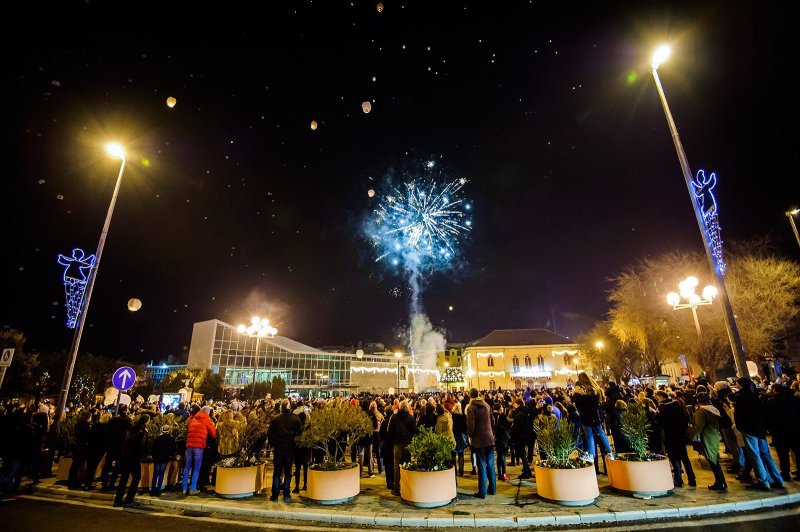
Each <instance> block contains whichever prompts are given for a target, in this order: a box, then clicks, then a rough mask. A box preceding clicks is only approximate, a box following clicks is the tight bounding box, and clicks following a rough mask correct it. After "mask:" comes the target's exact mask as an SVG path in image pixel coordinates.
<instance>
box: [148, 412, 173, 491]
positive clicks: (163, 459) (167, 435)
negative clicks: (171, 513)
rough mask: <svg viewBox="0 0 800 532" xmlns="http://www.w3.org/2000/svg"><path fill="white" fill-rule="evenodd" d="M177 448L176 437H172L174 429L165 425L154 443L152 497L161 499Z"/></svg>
mask: <svg viewBox="0 0 800 532" xmlns="http://www.w3.org/2000/svg"><path fill="white" fill-rule="evenodd" d="M176 452H177V448H176V446H175V437H174V436H173V435H172V427H170V426H169V425H163V426H162V427H161V434H159V435H158V436H157V437H156V439H155V440H154V441H153V452H152V453H151V454H152V456H153V482H152V484H151V485H150V495H153V496H154V497H160V496H161V491H162V487H161V486H162V484H164V473H165V472H166V471H167V464H168V463H169V461H170V460H172V459H174V458H175V453H176Z"/></svg>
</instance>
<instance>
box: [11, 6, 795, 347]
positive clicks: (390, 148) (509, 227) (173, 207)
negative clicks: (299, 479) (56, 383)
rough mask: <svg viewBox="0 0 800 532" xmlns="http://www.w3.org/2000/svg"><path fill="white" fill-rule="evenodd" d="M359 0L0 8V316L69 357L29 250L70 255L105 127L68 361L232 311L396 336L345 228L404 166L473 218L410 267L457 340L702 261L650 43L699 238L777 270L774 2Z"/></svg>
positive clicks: (785, 11)
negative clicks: (656, 52)
mask: <svg viewBox="0 0 800 532" xmlns="http://www.w3.org/2000/svg"><path fill="white" fill-rule="evenodd" d="M53 4H56V3H53ZM376 4H377V2H363V1H354V2H349V1H339V0H337V1H324V2H323V1H321V0H317V1H315V2H311V1H308V0H306V1H302V2H300V1H291V2H288V1H270V2H258V3H244V2H241V3H237V2H217V3H213V4H207V5H206V4H203V3H191V4H189V3H186V4H175V5H172V7H170V6H168V5H167V3H163V2H162V3H154V4H148V3H147V2H96V1H95V2H72V1H65V2H60V3H58V6H57V7H50V8H46V7H45V6H44V5H43V4H39V3H36V5H34V6H33V8H31V7H28V9H33V11H32V12H31V13H27V14H22V15H19V16H15V17H8V18H6V24H5V25H4V26H5V27H4V34H3V36H2V37H0V39H2V49H3V52H4V53H3V56H4V61H3V63H4V65H3V71H2V72H3V73H2V88H3V90H2V116H3V122H2V134H3V142H2V152H3V161H4V163H5V168H4V169H3V172H2V180H1V181H0V183H2V185H0V187H1V188H0V197H2V206H3V207H2V214H0V217H1V218H0V222H1V223H2V227H3V231H4V239H3V240H4V242H3V261H2V266H0V268H1V269H0V271H1V272H2V278H3V290H2V304H0V326H3V327H6V326H8V327H14V328H18V329H21V330H23V331H24V332H25V333H26V334H27V336H28V338H29V340H28V348H29V349H49V350H61V349H66V348H68V347H69V343H70V341H71V338H72V331H71V330H68V329H66V327H65V309H64V291H63V287H62V284H61V274H62V269H61V268H60V267H59V266H58V265H57V264H56V257H57V255H58V253H66V254H69V252H70V251H71V249H72V248H73V247H82V248H83V249H85V250H87V251H89V252H91V253H94V251H95V248H96V246H97V240H98V238H99V234H100V229H101V227H102V224H103V219H104V216H105V213H106V209H107V208H108V202H109V200H110V198H111V193H112V190H113V186H114V181H115V178H116V175H117V171H118V168H119V163H118V161H115V160H113V159H110V158H109V157H108V156H107V155H106V154H105V152H104V150H103V145H104V143H105V142H106V141H108V140H117V141H119V142H121V143H122V144H124V146H125V148H126V150H127V153H128V165H127V167H126V170H125V174H124V178H123V183H122V190H121V193H120V196H119V201H118V203H117V207H116V210H115V212H114V218H113V221H112V223H111V229H110V233H109V238H108V241H107V244H106V248H105V251H104V255H103V257H102V262H101V266H100V270H99V275H98V278H97V283H96V286H95V292H94V296H93V298H92V301H91V307H90V309H89V313H88V318H87V328H86V330H85V333H84V339H83V342H82V349H83V350H87V351H91V352H93V353H96V354H102V355H107V356H113V357H123V358H126V359H129V360H132V361H149V360H151V359H154V360H156V361H158V360H161V359H164V358H166V357H167V355H169V354H173V355H177V356H180V355H181V353H182V352H183V351H184V350H185V349H186V348H187V347H188V345H189V341H190V338H191V331H192V324H193V323H194V322H196V321H202V320H207V319H211V318H219V319H222V320H224V321H227V322H229V323H233V324H238V323H240V322H243V321H245V320H247V319H248V317H249V316H250V315H252V314H253V313H260V314H261V315H266V316H267V317H269V318H270V319H271V320H272V322H273V324H274V325H275V326H276V327H277V328H278V330H279V334H281V335H285V336H289V337H291V338H294V339H297V340H299V341H301V342H303V343H306V344H309V345H313V346H322V345H352V344H355V343H357V342H358V341H359V340H361V341H381V342H385V343H387V344H390V345H398V344H399V342H398V339H397V337H396V334H397V333H396V331H397V329H398V327H401V326H403V325H404V324H405V323H406V322H407V319H408V317H407V316H408V288H407V286H406V283H405V281H404V277H403V276H402V275H399V274H398V273H397V272H396V271H393V270H392V268H391V267H388V268H387V264H384V263H376V262H375V260H374V259H375V255H374V254H373V250H372V248H371V247H370V246H369V245H368V243H367V241H366V240H365V239H364V237H363V235H362V234H361V233H360V230H359V228H360V226H361V224H362V221H363V219H364V216H368V215H369V214H370V212H371V210H372V209H374V208H375V206H376V204H377V201H379V200H380V195H377V196H376V197H374V198H370V197H369V196H368V190H369V189H370V188H375V189H378V188H379V187H380V184H381V183H382V182H383V179H384V178H385V176H387V175H394V176H395V179H397V178H398V177H397V176H402V175H404V172H407V171H408V169H409V168H415V167H418V166H419V165H421V164H423V163H424V162H426V161H434V162H435V164H436V167H437V169H438V170H439V171H441V172H442V173H443V174H444V175H446V176H448V177H449V178H451V179H459V178H461V177H466V178H467V180H468V182H467V184H466V185H465V187H464V193H465V195H466V196H468V198H469V199H470V201H471V202H472V205H473V212H472V216H473V226H472V227H473V230H472V231H471V234H470V235H469V236H470V238H469V241H468V242H466V243H465V244H464V246H463V247H462V249H461V251H462V253H463V255H462V258H461V259H460V260H458V261H457V262H456V263H455V264H454V268H453V270H452V271H451V272H445V273H440V274H436V275H431V276H428V277H427V282H426V284H427V286H426V288H425V290H424V293H423V305H424V308H425V310H426V312H427V313H428V315H429V316H430V318H431V321H432V322H433V324H434V325H435V326H437V327H441V328H443V329H444V330H446V331H447V334H446V336H447V339H448V340H449V341H456V342H464V341H471V340H475V339H477V338H480V337H482V336H484V335H486V334H487V333H488V332H490V331H491V330H493V329H496V328H518V327H547V328H551V329H553V328H555V330H556V331H557V332H558V333H560V334H563V335H567V336H572V335H575V334H577V333H578V332H580V331H581V330H582V329H585V328H587V327H588V326H589V325H590V324H591V323H592V321H594V320H596V319H599V318H601V317H602V316H603V315H604V314H605V313H606V312H607V310H608V305H607V302H606V293H607V291H608V289H609V288H610V286H611V284H610V282H609V279H610V278H612V277H613V276H615V275H617V274H618V273H619V272H620V271H621V270H622V269H623V268H625V267H626V266H627V265H630V264H632V263H635V262H637V261H638V260H639V259H641V258H643V257H646V256H654V255H657V254H660V253H662V252H667V251H673V250H677V249H682V250H697V251H699V250H701V241H700V238H699V235H698V232H697V226H696V222H695V219H694V216H693V214H692V212H691V207H690V203H689V198H688V196H687V191H686V188H685V185H684V182H683V178H682V175H681V173H680V168H679V166H678V162H677V157H676V155H675V150H674V147H673V144H672V141H671V139H670V136H669V132H668V130H667V125H666V121H665V119H664V114H663V111H662V108H661V105H660V103H659V100H658V95H657V92H656V89H655V86H654V84H653V81H652V77H651V76H650V73H649V57H650V54H651V53H652V51H653V49H654V48H655V46H656V45H657V44H660V43H661V42H662V41H668V42H670V43H671V44H672V45H673V56H672V57H671V58H670V60H669V61H668V62H667V63H665V64H664V65H662V67H661V69H660V70H659V72H660V75H661V80H662V82H663V84H664V88H665V91H666V93H667V97H668V99H669V103H670V106H671V108H672V111H673V114H674V116H675V119H676V122H677V125H678V130H679V132H680V134H681V139H682V140H683V143H684V146H685V148H686V152H687V155H688V157H689V161H690V163H691V165H692V167H693V169H694V170H695V171H696V170H698V169H700V168H705V169H706V170H707V171H715V172H717V175H718V179H719V184H718V186H717V188H716V189H715V192H716V193H717V198H718V201H719V209H720V223H721V225H722V228H723V238H724V239H725V240H727V241H730V240H734V239H746V238H751V237H754V236H758V235H764V234H771V235H772V236H773V237H774V239H775V246H776V251H777V252H778V253H781V254H783V255H785V256H788V257H791V258H795V259H796V258H797V257H798V250H797V248H796V245H795V243H794V242H793V239H792V234H791V232H790V227H789V224H788V221H787V219H786V216H785V215H784V212H785V211H787V210H788V209H789V208H791V207H794V206H797V203H798V202H800V186H798V178H797V175H796V167H797V163H798V149H797V147H796V138H797V134H796V132H794V130H795V129H796V127H797V121H798V98H797V91H798V85H797V80H796V76H794V75H793V74H792V72H793V71H794V69H795V66H794V65H795V61H796V58H795V54H796V50H797V49H798V42H797V35H798V33H797V31H796V28H795V27H794V24H793V22H794V21H795V20H796V19H795V18H794V16H793V13H792V12H791V11H790V9H791V8H790V7H789V6H788V3H769V5H767V4H766V3H761V4H760V5H758V6H756V5H755V4H756V3H752V4H753V5H750V3H746V2H727V1H720V2H657V3H654V2H640V1H637V2H565V1H532V2H528V1H524V2H522V1H520V2H513V1H503V2H481V3H477V2H476V3H470V2H445V1H430V0H427V1H421V0H419V1H417V0H414V1H412V0H405V1H400V0H385V1H384V2H383V4H384V10H383V12H380V13H379V12H378V10H377V9H376ZM15 9H16V8H15ZM373 78H374V80H373ZM792 80H794V81H792ZM168 96H172V97H174V98H176V99H177V104H176V105H175V107H174V108H171V109H170V108H168V107H167V105H166V103H165V101H166V98H167V97H168ZM363 101H370V102H372V110H371V112H370V113H369V114H365V113H364V112H362V109H361V106H362V102H363ZM311 121H316V122H317V123H318V126H319V127H318V128H317V129H316V130H312V129H311V127H310V124H311ZM130 298H139V299H140V300H141V301H142V304H143V306H142V308H141V310H139V311H138V312H136V313H132V312H129V311H128V310H127V307H126V304H127V301H128V299H130ZM449 306H452V307H453V310H452V311H451V310H449V309H448V307H449Z"/></svg>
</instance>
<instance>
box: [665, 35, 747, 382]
mask: <svg viewBox="0 0 800 532" xmlns="http://www.w3.org/2000/svg"><path fill="white" fill-rule="evenodd" d="M669 53H670V49H669V47H668V46H660V47H659V48H658V49H657V50H656V51H655V53H654V54H653V61H652V72H653V80H655V83H656V88H657V89H658V96H659V98H660V99H661V105H662V107H663V108H664V115H665V116H666V118H667V125H668V126H669V131H670V133H671V134H672V141H673V142H674V144H675V151H676V152H677V153H678V162H679V163H680V165H681V170H682V171H683V179H684V181H686V188H687V189H688V191H689V199H690V200H691V202H692V207H693V209H694V214H695V218H697V226H698V228H699V229H700V236H701V237H702V239H703V246H704V247H705V249H706V258H708V263H709V264H710V265H711V271H713V272H714V279H715V281H716V285H717V288H718V290H719V298H720V301H721V303H722V309H723V313H722V314H723V317H724V318H725V328H726V329H727V331H728V340H729V342H730V344H731V351H732V352H733V360H734V362H735V363H736V373H737V374H738V375H739V376H740V377H747V376H748V375H749V372H748V371H747V356H746V355H745V352H744V346H743V345H742V339H741V337H740V336H739V328H738V327H737V326H736V318H735V317H734V315H733V309H732V308H731V302H730V299H729V298H728V291H727V289H726V288H725V278H724V276H723V274H722V271H721V270H720V268H719V267H718V265H717V263H716V261H715V260H714V256H713V254H712V248H711V242H710V241H709V238H708V234H707V233H706V229H705V222H704V221H703V214H702V212H701V209H700V206H699V205H698V203H697V198H696V197H695V194H694V190H693V188H692V187H693V185H692V170H691V168H690V167H689V160H688V159H687V158H686V153H685V152H684V151H683V144H681V139H680V137H679V136H678V128H677V126H675V120H673V118H672V113H671V112H670V110H669V105H667V97H666V95H665V94H664V88H663V87H662V86H661V80H660V79H659V77H658V67H659V66H660V65H661V63H663V62H664V61H666V60H667V58H668V57H669Z"/></svg>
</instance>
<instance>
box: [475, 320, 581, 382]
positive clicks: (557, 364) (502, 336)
mask: <svg viewBox="0 0 800 532" xmlns="http://www.w3.org/2000/svg"><path fill="white" fill-rule="evenodd" d="M463 359H464V365H465V366H466V372H465V373H466V375H465V377H466V379H467V383H468V385H469V386H470V387H474V388H478V389H481V390H496V389H499V388H502V389H504V390H507V389H512V390H513V389H517V390H519V389H524V388H525V387H531V388H541V387H545V386H546V387H551V388H552V387H556V386H561V387H565V386H568V385H569V384H571V383H573V382H574V381H575V377H576V375H577V374H578V372H580V371H582V370H583V366H582V364H581V359H580V350H579V348H578V344H576V343H574V342H571V341H570V340H569V338H566V337H564V336H560V335H558V334H555V333H554V332H551V331H548V330H546V329H499V330H495V331H492V332H491V333H489V334H488V335H487V336H485V337H483V338H481V339H480V340H477V341H475V342H472V343H470V344H468V345H467V346H466V347H465V348H464V351H463Z"/></svg>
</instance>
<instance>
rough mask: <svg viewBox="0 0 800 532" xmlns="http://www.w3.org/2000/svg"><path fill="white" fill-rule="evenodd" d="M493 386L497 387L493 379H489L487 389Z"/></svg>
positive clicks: (493, 387) (492, 388) (491, 388)
mask: <svg viewBox="0 0 800 532" xmlns="http://www.w3.org/2000/svg"><path fill="white" fill-rule="evenodd" d="M495 388H497V385H496V384H495V383H494V380H490V381H489V389H490V390H494V389H495Z"/></svg>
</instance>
